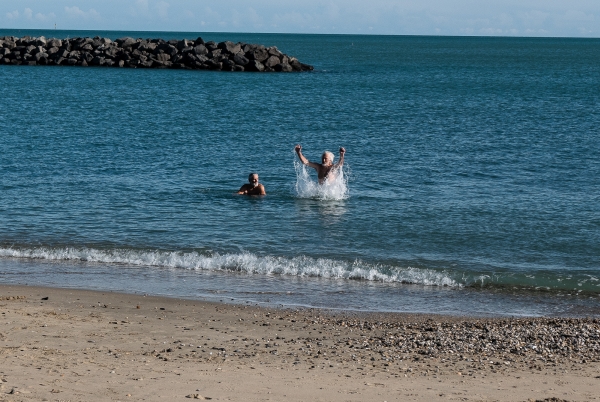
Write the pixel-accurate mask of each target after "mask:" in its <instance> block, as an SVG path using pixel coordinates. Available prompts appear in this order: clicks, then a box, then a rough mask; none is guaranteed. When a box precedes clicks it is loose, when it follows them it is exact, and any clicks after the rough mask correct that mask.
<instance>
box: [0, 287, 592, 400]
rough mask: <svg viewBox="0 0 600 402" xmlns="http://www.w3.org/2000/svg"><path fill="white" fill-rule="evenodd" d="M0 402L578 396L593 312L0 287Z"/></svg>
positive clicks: (586, 388) (586, 392)
mask: <svg viewBox="0 0 600 402" xmlns="http://www.w3.org/2000/svg"><path fill="white" fill-rule="evenodd" d="M0 307H1V308H0V313H1V314H0V315H1V318H0V359H1V360H0V361H1V364H0V381H1V383H0V401H127V400H132V401H134V400H135V401H162V400H182V401H183V400H191V399H200V400H202V399H204V400H215V401H225V400H227V401H283V400H286V401H288V400H289V401H308V400H311V401H367V400H368V401H405V400H407V401H408V400H416V401H425V400H441V401H443V400H461V401H467V400H472V401H495V400H498V401H528V400H534V401H536V400H547V401H561V400H566V401H588V400H598V399H600V358H599V356H600V346H599V345H600V321H599V320H597V319H550V318H540V319H510V318H497V319H477V318H464V317H443V316H423V315H405V314H363V313H360V314H358V313H348V312H346V313H342V312H331V311H320V310H312V309H268V308H263V307H256V306H248V305H246V306H244V305H229V304H218V303H209V302H202V301H192V300H178V299H169V298H160V297H150V296H142V295H128V294H117V293H110V292H94V291H80V290H71V289H53V288H38V287H24V286H0Z"/></svg>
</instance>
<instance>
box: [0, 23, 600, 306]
mask: <svg viewBox="0 0 600 402" xmlns="http://www.w3.org/2000/svg"><path fill="white" fill-rule="evenodd" d="M27 34H28V35H32V36H39V35H45V36H46V37H53V36H54V37H59V38H65V37H75V36H95V35H100V36H107V37H111V38H113V39H115V38H118V37H122V36H125V35H127V36H133V37H143V38H155V37H160V38H165V39H172V38H178V39H182V38H196V37H197V36H202V37H203V38H204V39H205V40H215V41H222V40H233V41H244V42H252V43H262V44H265V45H275V46H277V47H278V48H279V49H280V50H281V51H283V52H284V53H287V54H289V55H293V56H296V57H298V58H299V59H300V61H302V62H304V63H309V64H312V65H314V66H315V71H313V72H310V73H299V74H252V73H226V72H211V71H181V70H135V69H117V68H114V69H110V68H80V67H50V66H48V67H25V66H0V111H1V112H0V283H3V284H30V285H44V286H62V287H73V288H89V289H103V290H116V291H125V292H133V293H147V294H155V295H167V296H177V297H184V298H193V299H209V300H223V301H227V302H234V303H265V304H271V305H285V306H296V305H299V306H314V307H324V308H333V309H351V310H366V311H401V312H429V313H442V314H458V315H462V314H467V315H518V316H538V315H564V316H582V315H589V316H600V196H599V194H600V141H599V139H600V129H599V127H600V40H598V39H564V38H561V39H553V38H543V39H541V38H540V39H535V38H479V37H416V36H415V37H407V36H395V37H394V36H351V35H283V34H282V35H277V34H238V33H230V34H225V33H219V34H216V33H174V32H91V31H89V32H76V31H15V30H0V36H4V35H15V36H23V35H27ZM297 143H300V144H302V145H303V152H304V154H305V156H307V157H308V158H309V159H310V160H312V161H319V159H320V155H321V153H322V152H323V151H324V150H330V151H332V152H334V154H335V155H336V160H337V158H338V149H339V148H340V147H345V148H346V150H347V153H346V163H345V165H344V169H343V172H341V174H340V175H339V177H338V180H337V181H336V182H335V183H331V185H330V186H328V187H322V186H319V185H318V184H317V183H316V174H315V172H314V171H312V170H311V169H308V170H307V169H306V168H305V167H303V166H301V165H300V164H298V161H297V158H296V156H295V153H294V146H295V145H296V144H297ZM250 172H257V173H259V175H260V181H261V182H262V183H263V184H264V185H265V187H266V190H267V196H266V197H260V198H259V197H243V196H237V195H234V192H235V191H236V190H237V189H238V188H239V187H240V186H241V185H242V184H244V183H245V182H246V180H247V176H248V173H250Z"/></svg>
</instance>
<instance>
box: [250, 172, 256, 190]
mask: <svg viewBox="0 0 600 402" xmlns="http://www.w3.org/2000/svg"><path fill="white" fill-rule="evenodd" d="M248 182H249V183H250V184H252V185H253V186H254V187H256V186H258V173H250V174H249V175H248Z"/></svg>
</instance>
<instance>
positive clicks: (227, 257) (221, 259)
mask: <svg viewBox="0 0 600 402" xmlns="http://www.w3.org/2000/svg"><path fill="white" fill-rule="evenodd" d="M0 257H4V258H27V259H43V260H58V261H82V262H92V263H105V264H127V265H135V266H149V267H162V268H180V269H189V270H208V271H230V272H241V273H247V274H263V275H269V274H277V275H290V276H300V277H302V276H307V277H321V278H339V279H360V280H367V281H377V282H396V283H405V284H419V285H426V286H450V287H460V286H461V285H460V284H459V283H458V282H457V281H455V280H454V279H452V278H451V277H450V276H449V275H448V273H446V272H444V271H436V270H432V269H422V268H412V267H406V268H399V267H394V266H389V265H380V264H370V263H365V262H362V261H360V260H357V261H351V262H350V261H340V260H335V259H327V258H311V257H307V256H298V257H291V258H288V257H277V256H258V255H255V254H252V253H247V252H242V253H231V254H219V253H213V254H206V255H205V254H202V253H199V252H181V251H147V250H134V249H109V250H99V249H94V248H75V247H64V248H51V247H36V248H13V247H7V248H0Z"/></svg>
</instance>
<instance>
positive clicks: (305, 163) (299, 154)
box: [294, 144, 319, 169]
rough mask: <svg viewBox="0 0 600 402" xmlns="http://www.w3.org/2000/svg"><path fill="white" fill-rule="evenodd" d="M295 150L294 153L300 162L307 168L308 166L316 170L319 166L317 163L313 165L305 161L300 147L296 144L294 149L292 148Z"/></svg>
mask: <svg viewBox="0 0 600 402" xmlns="http://www.w3.org/2000/svg"><path fill="white" fill-rule="evenodd" d="M294 149H295V150H296V153H297V154H298V158H300V161H301V162H302V163H303V164H304V165H307V166H310V167H311V168H315V169H318V168H319V165H318V164H317V163H313V162H310V161H309V160H308V159H306V157H305V156H304V155H302V145H300V144H298V145H296V148H294Z"/></svg>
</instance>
